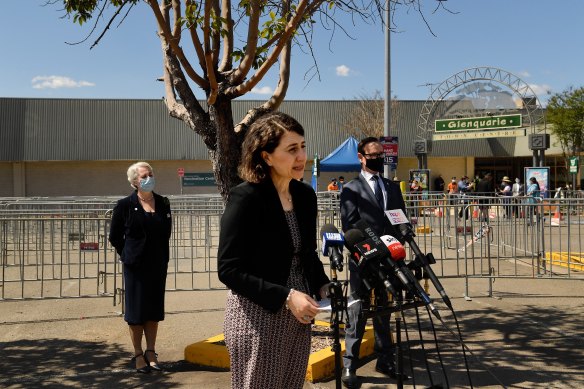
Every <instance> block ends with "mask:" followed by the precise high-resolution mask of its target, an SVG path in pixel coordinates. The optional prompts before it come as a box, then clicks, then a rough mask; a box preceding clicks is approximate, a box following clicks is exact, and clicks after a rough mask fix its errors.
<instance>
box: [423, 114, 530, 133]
mask: <svg viewBox="0 0 584 389" xmlns="http://www.w3.org/2000/svg"><path fill="white" fill-rule="evenodd" d="M517 127H521V115H520V114H519V115H501V116H483V117H477V118H465V119H439V120H436V121H435V127H434V128H435V129H436V132H437V133H442V132H446V131H480V130H498V129H502V128H517Z"/></svg>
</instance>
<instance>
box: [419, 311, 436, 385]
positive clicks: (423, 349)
mask: <svg viewBox="0 0 584 389" xmlns="http://www.w3.org/2000/svg"><path fill="white" fill-rule="evenodd" d="M415 310H416V322H417V323H418V336H419V337H420V347H421V348H422V353H423V355H424V365H425V366H426V372H427V373H428V380H429V381H430V387H431V388H437V386H434V378H433V377H432V371H431V370H430V363H429V362H428V351H426V346H425V345H424V336H423V334H422V321H421V320H420V311H419V310H418V307H417V306H416V307H415Z"/></svg>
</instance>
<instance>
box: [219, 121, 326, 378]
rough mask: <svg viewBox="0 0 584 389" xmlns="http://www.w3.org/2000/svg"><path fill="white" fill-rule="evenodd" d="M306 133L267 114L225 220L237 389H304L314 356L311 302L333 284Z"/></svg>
mask: <svg viewBox="0 0 584 389" xmlns="http://www.w3.org/2000/svg"><path fill="white" fill-rule="evenodd" d="M305 147H306V146H305V141H304V129H303V128H302V126H301V125H300V124H299V123H298V122H297V121H296V120H294V119H293V118H291V117H290V116H288V115H286V114H283V113H279V112H278V113H269V114H267V115H264V116H263V117H261V118H260V119H258V120H257V121H256V122H255V123H254V124H253V125H252V126H251V127H250V129H249V131H248V133H247V134H246V137H245V140H244V142H243V145H242V161H241V164H240V167H239V174H240V176H241V178H243V179H244V180H245V181H246V182H244V183H242V184H240V185H238V186H236V187H234V188H233V189H232V190H231V192H230V194H229V200H228V202H227V205H226V207H225V212H224V214H223V217H222V219H221V232H220V235H219V251H218V271H219V279H220V280H221V282H223V283H224V284H225V285H226V286H227V287H228V288H229V289H230V291H229V292H228V295H227V302H226V308H225V323H224V332H225V341H226V344H227V348H228V350H229V355H230V358H231V385H232V387H233V388H237V389H243V388H246V389H249V388H262V389H264V388H273V389H277V388H282V389H283V388H286V389H288V388H302V387H303V385H304V378H305V375H306V367H307V365H308V357H309V354H310V333H311V332H310V331H311V327H310V323H311V321H312V320H313V319H314V316H315V315H316V314H317V313H318V304H317V302H316V301H315V300H314V299H313V297H311V296H324V295H326V290H327V285H328V282H329V279H328V277H327V276H326V274H325V272H324V269H323V265H322V262H321V261H320V260H319V258H318V254H317V252H316V218H317V205H316V195H315V193H314V191H313V190H312V188H311V187H310V186H308V185H306V184H304V183H302V182H300V181H299V180H300V178H302V176H303V174H304V166H305V164H306V149H305Z"/></svg>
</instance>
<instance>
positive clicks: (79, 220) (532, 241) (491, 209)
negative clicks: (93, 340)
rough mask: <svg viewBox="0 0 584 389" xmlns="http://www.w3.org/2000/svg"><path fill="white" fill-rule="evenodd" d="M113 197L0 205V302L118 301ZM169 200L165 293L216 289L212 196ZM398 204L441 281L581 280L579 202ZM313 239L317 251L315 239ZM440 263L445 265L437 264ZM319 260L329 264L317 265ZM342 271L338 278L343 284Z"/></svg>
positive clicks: (326, 210)
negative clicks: (112, 235)
mask: <svg viewBox="0 0 584 389" xmlns="http://www.w3.org/2000/svg"><path fill="white" fill-rule="evenodd" d="M317 199H318V209H319V213H318V220H317V225H318V227H319V229H320V227H322V226H323V225H324V224H329V223H331V224H333V225H335V226H337V228H338V229H339V230H341V216H340V208H339V195H338V193H335V192H332V193H331V192H322V193H317ZM116 200H117V199H114V198H103V199H95V198H55V199H6V198H3V199H0V260H1V264H2V268H1V274H0V277H1V278H0V299H2V300H9V299H37V298H71V297H86V296H110V297H112V298H113V301H114V304H117V303H119V302H120V301H122V299H121V297H122V296H123V283H122V282H123V280H122V277H121V275H120V272H121V270H122V265H121V263H120V262H119V261H118V258H117V255H116V253H115V251H114V250H113V248H112V247H111V245H110V244H109V242H108V241H107V236H108V233H109V226H110V221H111V210H112V208H113V206H114V205H115V202H116ZM170 200H171V207H172V211H173V232H172V236H171V242H170V243H171V244H170V262H169V268H168V279H167V289H168V290H201V289H205V290H206V289H216V288H224V285H223V284H221V283H220V282H219V280H218V278H217V274H216V272H217V261H216V257H217V247H218V243H219V242H218V241H219V223H220V218H221V214H222V212H223V201H222V199H221V198H220V197H219V196H200V195H199V196H171V197H170ZM405 201H406V204H407V208H408V209H407V210H408V214H409V217H410V219H411V221H412V223H413V228H414V230H415V232H416V238H415V239H416V241H417V243H418V245H419V246H420V248H421V250H422V251H424V252H426V253H428V252H432V253H433V254H434V257H435V258H436V260H437V263H436V264H435V265H433V268H434V271H435V272H436V273H437V274H438V275H439V276H441V277H465V278H466V282H467V285H468V283H469V282H471V279H472V278H488V279H489V280H490V284H489V289H490V290H489V291H491V288H492V282H493V280H494V279H495V278H498V277H499V278H500V277H514V278H525V277H527V278H545V277H548V278H549V277H552V278H566V279H575V278H576V279H582V277H583V274H584V272H583V270H584V263H583V261H582V258H583V257H584V254H583V253H584V248H583V247H582V239H581V238H582V235H583V234H584V218H583V215H584V196H580V195H578V196H575V197H571V198H567V197H563V198H554V199H540V200H539V201H536V202H532V200H530V199H529V198H526V197H521V198H512V199H509V198H501V197H495V196H493V197H478V196H471V195H469V196H465V197H458V196H457V197H446V196H444V195H443V194H433V193H431V194H425V195H422V196H420V195H416V196H410V195H406V196H405ZM479 202H482V203H483V204H481V205H482V206H483V208H484V210H481V209H479ZM315 238H316V239H317V241H318V247H319V250H320V244H321V242H320V240H321V239H320V236H318V234H317V236H316V237H315ZM411 255H412V253H411V252H408V258H407V259H408V260H411V259H412V257H411ZM346 260H348V259H347V258H346ZM449 261H451V263H455V266H445V265H446V264H447V263H449ZM323 263H324V264H325V266H326V267H327V268H328V267H329V263H328V260H327V259H326V258H323ZM347 268H348V266H345V272H344V274H339V278H341V279H342V278H347V270H346V269H347ZM447 269H448V270H447ZM467 289H468V288H467Z"/></svg>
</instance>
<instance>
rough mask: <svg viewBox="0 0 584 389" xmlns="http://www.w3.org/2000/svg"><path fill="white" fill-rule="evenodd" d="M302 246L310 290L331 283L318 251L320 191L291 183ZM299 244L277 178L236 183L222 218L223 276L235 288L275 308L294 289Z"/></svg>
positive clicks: (220, 253) (220, 259) (220, 263)
mask: <svg viewBox="0 0 584 389" xmlns="http://www.w3.org/2000/svg"><path fill="white" fill-rule="evenodd" d="M290 194H291V195H292V201H293V204H294V213H295V214H296V219H297V220H298V227H299V229H300V235H301V241H302V248H301V251H300V253H299V256H300V261H301V265H302V269H303V272H304V275H305V278H306V280H307V281H308V287H309V289H310V290H309V294H313V295H316V294H318V291H319V289H320V287H321V286H323V285H324V284H326V283H328V282H329V279H328V277H327V276H326V274H325V272H324V268H323V265H322V262H321V261H320V259H319V258H318V254H317V252H316V220H317V219H316V217H317V207H316V194H315V193H314V190H312V188H311V187H310V186H308V185H306V184H304V183H302V182H300V181H296V180H292V181H291V182H290ZM293 255H294V247H293V244H292V236H291V234H290V229H289V228H288V223H287V222H286V217H285V215H284V210H283V208H282V204H281V203H280V198H279V196H278V193H277V191H276V188H275V187H274V184H273V183H272V181H271V180H267V181H265V182H262V183H259V184H251V183H248V182H244V183H242V184H240V185H238V186H236V187H234V188H233V189H232V190H231V192H230V194H229V201H228V202H227V205H226V207H225V212H224V213H223V217H222V218H221V232H220V234H219V251H218V253H217V259H218V272H219V279H220V280H221V282H223V283H224V284H225V285H226V286H227V287H228V288H229V289H231V290H232V291H234V292H235V293H237V294H239V295H242V296H244V297H247V298H249V299H250V300H252V301H254V302H255V303H257V304H258V305H260V306H262V307H264V308H265V309H267V310H268V311H270V312H277V311H278V310H279V309H280V308H281V307H282V306H283V305H284V303H285V301H286V297H287V296H288V293H289V291H290V289H289V288H288V287H286V282H287V280H288V276H289V274H290V267H291V264H292V257H293Z"/></svg>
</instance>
